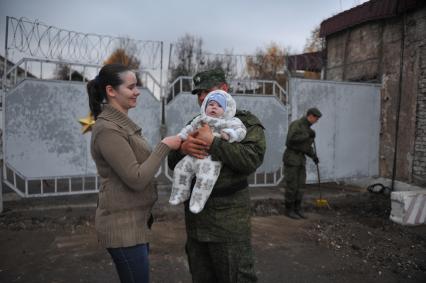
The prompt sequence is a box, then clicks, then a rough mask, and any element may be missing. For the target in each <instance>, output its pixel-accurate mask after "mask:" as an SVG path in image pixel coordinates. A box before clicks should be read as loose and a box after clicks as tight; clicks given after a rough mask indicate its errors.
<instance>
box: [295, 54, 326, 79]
mask: <svg viewBox="0 0 426 283" xmlns="http://www.w3.org/2000/svg"><path fill="white" fill-rule="evenodd" d="M324 55H325V54H324V52H323V51H317V52H309V53H303V54H297V55H290V56H288V58H287V69H288V70H289V71H290V72H291V74H292V76H298V72H301V73H300V76H301V77H304V78H307V79H320V78H321V72H322V70H323V66H324V60H323V58H324Z"/></svg>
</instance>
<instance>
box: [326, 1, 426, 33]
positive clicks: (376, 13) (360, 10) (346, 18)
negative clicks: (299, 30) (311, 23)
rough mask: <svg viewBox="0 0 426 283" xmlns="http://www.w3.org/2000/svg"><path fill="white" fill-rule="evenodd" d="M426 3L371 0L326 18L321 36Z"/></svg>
mask: <svg viewBox="0 0 426 283" xmlns="http://www.w3.org/2000/svg"><path fill="white" fill-rule="evenodd" d="M425 4H426V1H425V0H370V1H368V2H365V3H363V4H361V5H359V6H356V7H354V8H352V9H350V10H346V11H344V12H342V13H340V14H337V15H335V16H333V17H331V18H328V19H326V20H324V21H323V22H322V23H321V27H320V37H325V36H328V35H330V34H333V33H336V32H339V31H342V30H345V29H347V28H349V27H352V26H355V25H358V24H361V23H365V22H368V21H373V20H380V19H385V18H390V17H395V16H397V15H399V14H402V13H404V12H407V11H410V10H413V9H416V8H418V7H421V6H423V5H425Z"/></svg>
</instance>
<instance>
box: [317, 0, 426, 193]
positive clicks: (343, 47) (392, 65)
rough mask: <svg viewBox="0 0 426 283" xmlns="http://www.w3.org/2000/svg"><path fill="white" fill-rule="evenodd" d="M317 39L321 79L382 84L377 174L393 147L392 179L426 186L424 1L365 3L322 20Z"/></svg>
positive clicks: (387, 168)
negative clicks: (322, 64)
mask: <svg viewBox="0 0 426 283" xmlns="http://www.w3.org/2000/svg"><path fill="white" fill-rule="evenodd" d="M320 36H321V37H324V38H325V40H326V50H325V52H326V55H325V59H326V62H325V74H324V75H325V79H327V80H337V81H354V82H374V83H381V84H382V86H383V88H382V91H381V116H382V117H381V124H382V128H381V141H380V173H381V175H382V176H384V177H391V176H392V172H393V171H392V169H393V161H394V152H395V149H396V152H397V154H398V157H397V162H396V168H397V170H396V172H397V175H396V177H397V179H399V180H402V181H408V182H414V183H417V184H420V185H426V1H424V0H371V1H369V2H366V3H364V4H362V5H359V6H357V7H354V8H352V9H350V10H347V11H344V12H342V13H340V14H337V15H335V16H333V17H331V18H329V19H326V20H324V21H323V22H322V23H321V28H320ZM401 70H402V71H401ZM400 90H401V91H400ZM399 97H400V99H399ZM398 101H400V103H399V102H398ZM398 109H400V110H398ZM398 112H399V123H398V125H399V129H398V133H397V135H395V130H396V123H397V121H396V120H397V113H398ZM395 136H397V138H398V141H397V143H395ZM354 154H356V153H354Z"/></svg>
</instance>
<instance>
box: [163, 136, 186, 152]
mask: <svg viewBox="0 0 426 283" xmlns="http://www.w3.org/2000/svg"><path fill="white" fill-rule="evenodd" d="M161 142H162V143H164V144H166V145H167V146H168V147H169V148H170V149H172V150H177V149H179V147H180V144H181V142H182V140H181V139H180V137H179V136H177V135H176V136H170V137H165V138H164V139H163V140H162V141H161Z"/></svg>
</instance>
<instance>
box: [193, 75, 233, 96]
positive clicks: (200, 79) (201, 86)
mask: <svg viewBox="0 0 426 283" xmlns="http://www.w3.org/2000/svg"><path fill="white" fill-rule="evenodd" d="M193 80H194V89H193V90H192V94H197V93H198V92H199V91H200V90H208V89H211V88H212V87H214V86H218V85H219V84H221V83H226V79H225V72H224V71H223V70H222V69H213V70H208V71H204V72H200V73H198V74H196V75H195V76H194V78H193Z"/></svg>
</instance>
